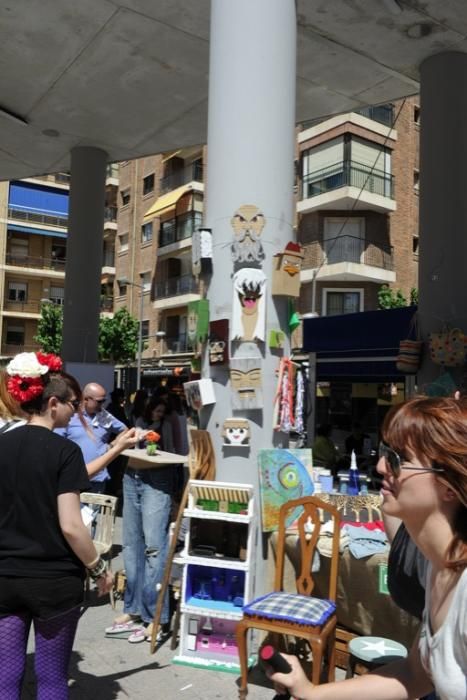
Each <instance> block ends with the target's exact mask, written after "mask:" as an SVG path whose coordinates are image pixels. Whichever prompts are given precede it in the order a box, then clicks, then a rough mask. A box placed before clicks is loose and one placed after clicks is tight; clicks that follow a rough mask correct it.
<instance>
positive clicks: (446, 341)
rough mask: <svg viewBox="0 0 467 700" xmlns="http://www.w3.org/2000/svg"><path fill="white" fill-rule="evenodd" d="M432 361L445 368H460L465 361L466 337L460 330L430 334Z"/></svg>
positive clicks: (454, 329) (452, 329) (446, 330)
mask: <svg viewBox="0 0 467 700" xmlns="http://www.w3.org/2000/svg"><path fill="white" fill-rule="evenodd" d="M430 355H431V359H432V361H433V362H434V363H435V364H437V365H442V366H443V367H459V366H460V365H463V364H464V361H465V337H464V333H463V332H462V331H461V329H460V328H451V329H450V330H449V329H444V330H442V331H441V332H440V333H431V334H430Z"/></svg>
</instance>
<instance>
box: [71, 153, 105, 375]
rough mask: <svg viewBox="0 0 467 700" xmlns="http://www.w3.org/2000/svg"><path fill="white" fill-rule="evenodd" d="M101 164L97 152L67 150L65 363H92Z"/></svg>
mask: <svg viewBox="0 0 467 700" xmlns="http://www.w3.org/2000/svg"><path fill="white" fill-rule="evenodd" d="M106 165H107V154H106V153H105V151H102V150H100V149H98V148H88V147H79V148H73V150H72V151H71V184H70V212H69V228H68V240H67V256H66V266H65V273H66V276H65V307H64V319H63V345H62V354H63V358H64V360H66V361H67V362H81V363H92V362H97V341H98V333H99V312H100V290H101V271H102V252H103V243H102V237H103V231H104V203H105V176H106Z"/></svg>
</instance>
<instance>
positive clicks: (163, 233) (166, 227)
mask: <svg viewBox="0 0 467 700" xmlns="http://www.w3.org/2000/svg"><path fill="white" fill-rule="evenodd" d="M176 230H177V223H176V219H167V221H162V222H161V228H160V233H159V246H160V247H162V246H165V245H169V244H170V243H174V242H175V233H176Z"/></svg>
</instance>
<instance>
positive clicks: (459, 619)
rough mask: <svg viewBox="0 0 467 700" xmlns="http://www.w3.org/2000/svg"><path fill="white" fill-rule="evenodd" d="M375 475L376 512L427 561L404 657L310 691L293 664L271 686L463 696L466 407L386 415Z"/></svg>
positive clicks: (316, 699)
mask: <svg viewBox="0 0 467 700" xmlns="http://www.w3.org/2000/svg"><path fill="white" fill-rule="evenodd" d="M382 435H383V440H384V442H382V443H381V444H380V451H379V456H380V459H379V462H378V467H377V468H378V472H379V473H380V474H381V476H382V478H383V488H382V491H381V493H382V496H383V499H384V501H383V511H384V512H385V513H386V514H387V515H390V516H395V517H398V518H400V519H401V520H402V521H403V522H404V523H405V526H406V528H407V530H408V532H409V534H410V536H411V537H412V539H413V540H414V542H415V543H416V545H417V546H418V547H419V549H420V550H421V552H422V553H423V554H424V556H425V557H426V558H427V559H428V562H429V566H428V573H427V588H426V597H425V611H424V614H423V620H422V625H421V628H420V632H419V635H418V637H417V639H416V641H415V642H414V644H413V646H412V649H411V651H410V653H409V656H408V658H407V659H404V660H402V661H397V662H395V663H392V664H388V665H387V666H383V667H381V668H380V669H378V670H376V671H373V672H371V673H368V674H366V675H364V676H359V677H356V678H351V679H348V680H345V681H342V682H338V683H331V684H327V685H320V686H313V685H312V684H311V683H310V682H309V681H308V680H307V679H306V677H305V675H304V673H303V670H302V669H301V666H300V664H299V663H298V660H297V659H296V658H295V657H292V656H286V658H287V660H288V661H289V663H290V664H291V666H292V671H291V673H289V674H281V673H272V674H270V677H271V678H272V679H273V681H274V682H275V683H278V684H281V686H282V687H285V688H287V689H289V690H290V692H291V693H292V695H293V696H294V697H295V698H301V699H302V700H308V699H311V700H333V699H336V700H337V699H338V700H354V699H355V698H358V699H359V700H378V699H379V700H407V699H409V698H419V697H421V696H422V695H426V694H428V693H429V692H431V691H432V690H433V688H434V689H435V691H436V693H437V696H438V697H439V698H440V699H441V700H465V699H466V697H467V404H466V402H465V401H456V400H455V399H450V398H415V399H411V400H410V401H407V402H406V403H404V404H402V405H400V406H398V407H396V408H394V409H393V410H392V411H390V412H389V413H388V415H387V416H386V419H385V421H384V425H383V430H382Z"/></svg>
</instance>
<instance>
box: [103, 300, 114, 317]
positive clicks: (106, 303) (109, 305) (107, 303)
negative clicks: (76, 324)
mask: <svg viewBox="0 0 467 700" xmlns="http://www.w3.org/2000/svg"><path fill="white" fill-rule="evenodd" d="M100 310H101V311H106V312H107V313H111V312H113V310H114V300H113V297H101V303H100Z"/></svg>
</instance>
